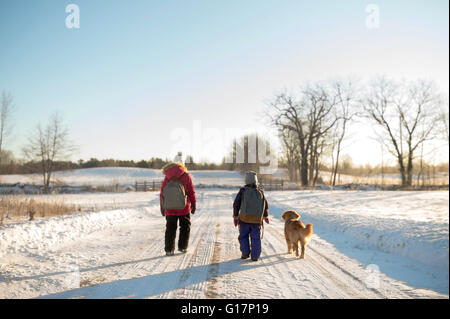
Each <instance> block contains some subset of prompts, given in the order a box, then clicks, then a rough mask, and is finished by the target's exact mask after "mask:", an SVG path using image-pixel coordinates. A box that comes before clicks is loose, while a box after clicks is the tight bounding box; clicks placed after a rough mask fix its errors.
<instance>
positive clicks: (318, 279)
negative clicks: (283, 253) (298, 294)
mask: <svg viewBox="0 0 450 319" xmlns="http://www.w3.org/2000/svg"><path fill="white" fill-rule="evenodd" d="M269 229H270V230H269V233H272V235H273V236H274V237H275V238H276V239H277V240H278V241H279V242H281V243H282V244H284V246H286V243H285V240H284V235H283V234H282V233H281V232H280V231H279V230H278V229H276V228H275V227H270V228H269ZM274 233H276V234H274ZM307 249H308V250H311V251H314V250H313V249H311V247H310V245H308V246H307ZM299 261H300V262H302V267H303V268H305V269H308V270H309V271H308V272H307V273H306V272H305V275H306V276H309V275H313V277H314V278H315V281H314V282H315V284H316V286H317V287H319V286H320V285H319V283H324V285H323V287H324V288H325V289H326V290H325V291H324V292H328V291H330V289H329V287H330V286H329V284H332V285H334V286H335V287H336V288H339V289H334V290H333V291H336V292H337V291H339V295H340V296H338V298H340V297H344V298H355V297H357V298H373V296H372V295H371V296H367V295H366V294H363V293H361V292H360V291H359V290H357V289H355V288H354V287H352V286H351V285H349V284H348V283H347V282H344V281H343V280H340V279H339V278H338V277H337V274H339V273H336V272H333V273H332V272H330V271H328V270H327V269H325V268H324V267H323V266H322V265H321V264H320V263H318V262H317V261H316V259H315V258H314V255H313V254H311V253H309V254H308V252H307V253H306V258H305V259H303V260H301V259H299ZM327 262H328V263H329V261H328V260H327ZM303 268H302V269H303ZM336 269H337V270H338V271H339V272H341V273H342V274H347V275H348V272H347V273H345V272H343V271H342V269H341V268H338V267H336ZM351 277H352V278H353V279H354V280H357V281H358V282H360V280H359V279H358V278H356V277H354V276H351ZM327 282H328V283H329V284H326V283H327ZM360 284H362V285H364V284H363V283H361V282H360ZM383 298H384V296H383Z"/></svg>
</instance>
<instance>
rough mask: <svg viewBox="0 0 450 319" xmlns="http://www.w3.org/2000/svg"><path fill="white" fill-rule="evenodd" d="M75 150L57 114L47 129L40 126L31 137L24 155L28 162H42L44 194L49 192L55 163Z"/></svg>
mask: <svg viewBox="0 0 450 319" xmlns="http://www.w3.org/2000/svg"><path fill="white" fill-rule="evenodd" d="M75 149H76V147H75V145H74V144H73V143H72V142H71V141H70V140H69V133H68V130H67V129H66V128H64V127H63V123H62V119H61V118H60V117H59V116H58V114H56V113H55V114H54V115H52V116H51V118H50V120H49V122H48V123H47V125H46V126H45V127H42V126H41V125H40V124H39V125H38V126H37V127H36V130H35V131H34V132H33V134H31V135H30V136H29V138H28V143H27V144H26V146H25V147H24V148H23V153H24V156H25V157H26V158H27V159H28V160H31V161H37V162H40V165H41V168H42V170H41V171H42V176H43V181H44V183H43V185H44V192H48V190H49V187H50V181H51V177H52V173H53V169H54V163H55V161H58V160H64V159H66V158H67V157H69V156H70V155H71V154H72V153H73V152H74V151H75Z"/></svg>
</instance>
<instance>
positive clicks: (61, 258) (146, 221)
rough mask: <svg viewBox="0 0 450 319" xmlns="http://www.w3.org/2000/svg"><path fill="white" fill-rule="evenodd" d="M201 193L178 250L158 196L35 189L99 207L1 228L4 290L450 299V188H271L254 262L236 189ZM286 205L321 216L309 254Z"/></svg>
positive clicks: (18, 294)
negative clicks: (235, 216)
mask: <svg viewBox="0 0 450 319" xmlns="http://www.w3.org/2000/svg"><path fill="white" fill-rule="evenodd" d="M211 178H216V177H211ZM218 178H220V177H218ZM197 193H198V194H197V195H198V205H197V206H198V211H197V213H196V214H195V215H194V216H193V217H192V223H193V225H192V232H191V239H190V247H189V253H188V254H186V255H183V254H175V256H171V257H166V256H165V255H164V251H163V246H164V227H165V220H164V218H163V217H161V215H160V213H159V202H158V193H151V192H150V193H136V192H130V193H117V194H116V193H110V194H102V193H97V194H68V195H45V196H44V195H41V196H38V197H39V198H40V199H45V200H54V199H55V198H56V197H58V198H64V201H65V202H67V203H77V204H80V203H81V204H84V205H87V206H89V205H91V206H95V207H96V209H97V210H99V211H97V212H91V213H76V214H72V215H69V216H64V217H54V218H48V219H38V220H35V221H32V222H22V223H17V224H10V225H7V226H3V227H0V298H35V297H49V298H442V297H444V298H448V283H449V279H448V267H449V266H448V238H449V237H448V225H449V223H448V214H449V205H448V200H449V197H448V192H382V191H373V192H371V191H366V192H364V191H361V192H360V191H331V192H330V191H289V192H267V197H268V200H269V205H270V214H271V223H270V224H269V225H266V226H265V229H264V238H263V240H262V244H263V253H262V259H261V260H260V261H259V262H256V263H254V262H251V261H241V260H240V259H239V256H240V251H239V245H238V241H237V235H238V232H237V229H236V228H234V226H233V224H232V219H231V215H232V201H233V195H234V194H235V192H234V191H230V190H214V189H199V190H198V191H197ZM287 208H293V209H296V210H297V211H299V212H301V214H302V220H303V221H304V222H305V223H311V222H312V223H314V231H315V234H314V236H313V238H312V240H311V242H310V245H309V246H308V248H307V251H306V259H304V260H300V259H297V258H295V257H294V256H292V255H288V254H287V253H286V244H285V241H284V235H283V226H284V224H283V222H282V221H281V220H280V218H279V216H280V215H281V213H282V211H283V210H285V209H287Z"/></svg>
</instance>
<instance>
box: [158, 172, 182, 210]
mask: <svg viewBox="0 0 450 319" xmlns="http://www.w3.org/2000/svg"><path fill="white" fill-rule="evenodd" d="M186 204H187V199H186V192H185V190H184V186H183V184H182V183H181V182H180V181H179V179H175V180H171V181H169V182H168V183H167V184H166V186H164V190H163V194H162V207H163V209H184V207H186Z"/></svg>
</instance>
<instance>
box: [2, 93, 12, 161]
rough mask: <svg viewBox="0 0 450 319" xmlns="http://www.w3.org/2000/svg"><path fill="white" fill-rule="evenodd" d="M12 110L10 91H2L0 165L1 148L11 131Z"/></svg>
mask: <svg viewBox="0 0 450 319" xmlns="http://www.w3.org/2000/svg"><path fill="white" fill-rule="evenodd" d="M13 110H14V105H13V97H12V95H11V93H7V92H5V91H3V92H2V100H1V105H0V165H1V164H2V160H3V148H4V144H5V140H6V138H7V137H8V136H9V134H10V133H11V125H10V119H11V114H12V112H13Z"/></svg>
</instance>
